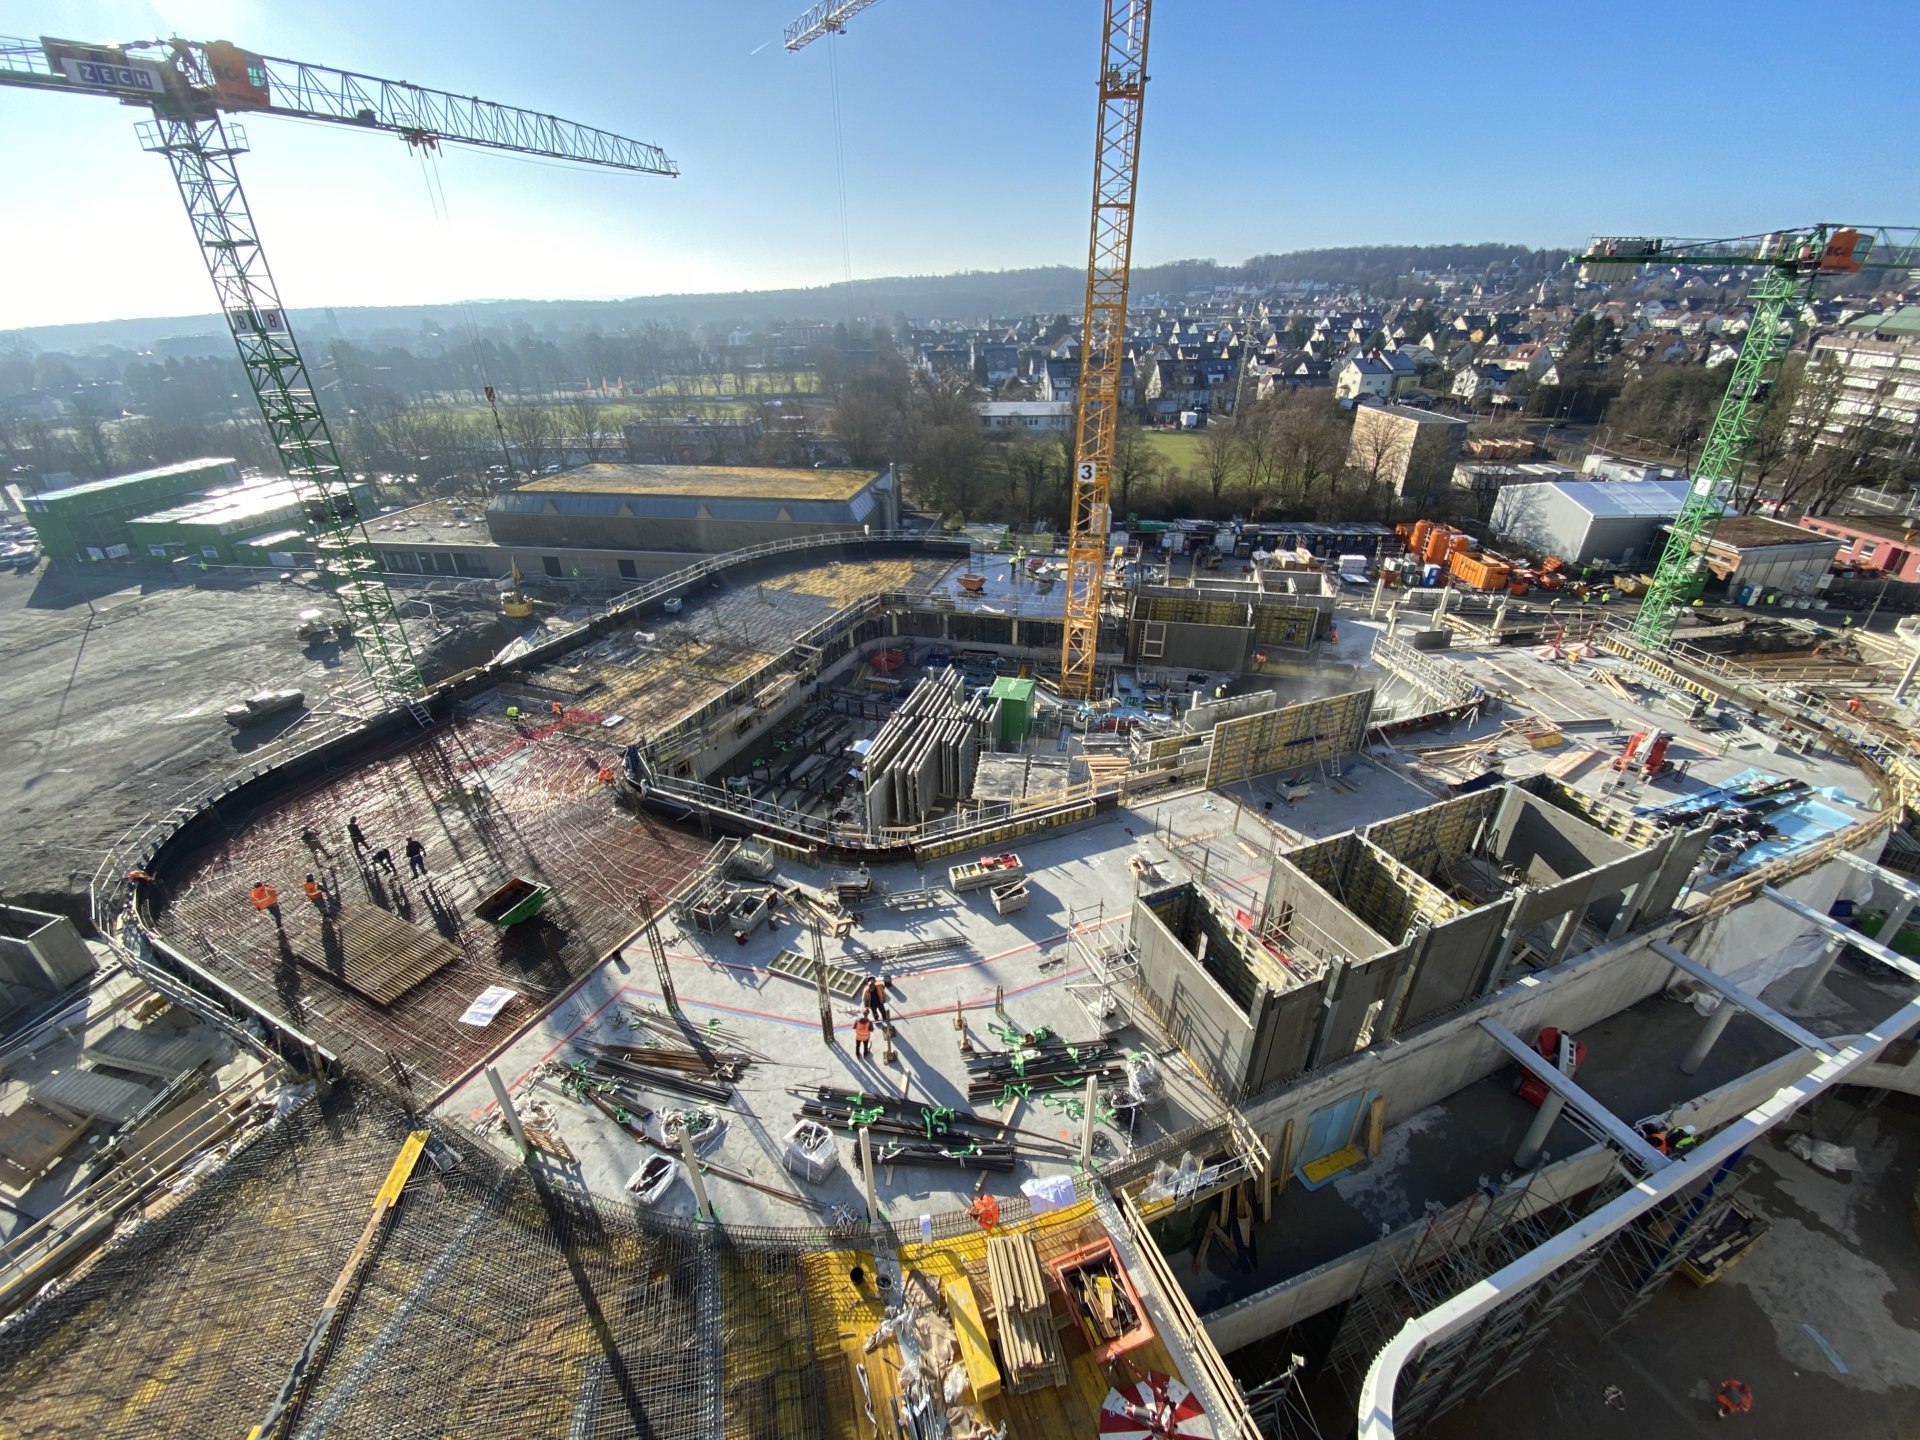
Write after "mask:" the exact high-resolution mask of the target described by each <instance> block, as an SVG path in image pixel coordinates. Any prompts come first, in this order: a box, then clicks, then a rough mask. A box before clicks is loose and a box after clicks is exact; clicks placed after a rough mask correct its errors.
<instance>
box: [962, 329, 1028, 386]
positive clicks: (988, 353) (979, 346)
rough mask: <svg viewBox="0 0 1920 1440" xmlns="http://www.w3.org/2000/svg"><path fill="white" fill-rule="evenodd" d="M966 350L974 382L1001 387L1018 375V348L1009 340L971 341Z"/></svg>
mask: <svg viewBox="0 0 1920 1440" xmlns="http://www.w3.org/2000/svg"><path fill="white" fill-rule="evenodd" d="M967 350H968V356H969V362H968V363H969V364H970V365H971V367H972V369H973V378H974V379H975V380H979V381H981V382H983V383H985V384H987V385H1002V384H1005V383H1006V382H1007V381H1009V380H1011V379H1013V378H1014V376H1016V375H1018V374H1019V373H1020V347H1019V346H1018V345H1017V344H1015V343H1014V342H1013V341H1011V340H1004V339H1003V340H973V341H970V342H968V346H967Z"/></svg>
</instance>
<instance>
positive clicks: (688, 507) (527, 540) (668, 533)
mask: <svg viewBox="0 0 1920 1440" xmlns="http://www.w3.org/2000/svg"><path fill="white" fill-rule="evenodd" d="M367 528H368V531H369V532H370V534H371V536H372V539H373V542H374V545H375V547H376V548H377V549H378V551H379V554H380V559H381V563H382V565H383V566H384V567H385V568H386V569H388V570H394V571H400V572H402V573H418V574H428V575H456V576H458V575H471V576H492V577H496V578H497V577H501V576H504V575H506V574H507V573H508V571H509V569H510V568H511V566H512V565H514V564H516V563H517V564H518V565H519V566H520V568H521V570H522V571H523V572H524V573H526V574H528V575H533V576H545V577H547V578H549V579H610V580H635V579H648V578H651V577H652V576H655V575H664V574H666V573H667V572H669V571H672V570H678V569H680V568H682V567H683V566H685V565H686V564H687V557H688V556H689V555H706V554H720V553H723V552H725V551H728V550H739V549H744V548H746V547H747V546H751V545H764V544H768V543H770V542H773V541H779V540H798V539H804V538H806V537H808V536H815V535H843V534H855V535H857V534H860V533H862V532H863V531H864V532H867V533H871V534H878V533H880V532H882V531H887V530H897V529H899V528H900V484H899V480H898V478H897V477H896V476H895V474H894V472H893V470H892V469H891V468H888V469H885V470H881V471H872V470H864V469H838V470H783V469H770V468H766V467H760V466H710V465H625V464H600V465H583V466H581V467H579V468H578V469H575V470H569V471H568V472H566V473H565V474H564V475H553V476H549V477H547V478H545V479H541V480H532V481H529V482H527V483H526V484H524V485H522V486H520V487H519V488H518V489H514V490H509V491H507V492H505V493H504V494H501V495H497V496H495V497H494V499H493V501H492V503H491V504H489V505H488V506H487V508H486V512H485V514H484V517H483V516H482V515H480V514H479V513H477V512H476V511H475V510H474V509H473V508H472V507H470V506H466V505H463V504H461V503H459V502H456V501H446V500H437V501H431V502H429V503H427V504H425V505H417V506H414V507H413V508H412V509H409V510H402V511H399V512H398V513H396V514H393V515H384V516H382V517H381V518H380V522H379V523H378V524H374V525H369V526H368V527H367Z"/></svg>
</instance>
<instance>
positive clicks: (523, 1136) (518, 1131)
mask: <svg viewBox="0 0 1920 1440" xmlns="http://www.w3.org/2000/svg"><path fill="white" fill-rule="evenodd" d="M487 1084H488V1085H489V1086H491V1087H492V1089H493V1098H494V1100H495V1101H497V1102H498V1103H499V1106H500V1114H501V1115H502V1116H503V1117H505V1119H506V1122H507V1130H508V1132H509V1133H510V1134H512V1136H513V1143H514V1144H516V1145H518V1146H519V1147H520V1158H521V1159H522V1160H523V1161H524V1160H530V1159H532V1158H533V1146H531V1145H530V1144H528V1143H527V1129H526V1126H524V1125H522V1124H521V1123H520V1112H519V1111H518V1110H516V1109H514V1108H513V1096H511V1095H509V1094H508V1093H507V1083H506V1081H504V1080H502V1079H501V1078H500V1072H499V1071H498V1070H496V1069H494V1068H493V1066H491V1065H489V1066H487Z"/></svg>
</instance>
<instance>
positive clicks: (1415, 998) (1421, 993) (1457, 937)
mask: <svg viewBox="0 0 1920 1440" xmlns="http://www.w3.org/2000/svg"><path fill="white" fill-rule="evenodd" d="M1506 923H1507V907H1506V906H1505V905H1483V906H1482V907H1481V908H1480V909H1478V910H1469V911H1468V912H1467V913H1466V914H1465V915H1461V916H1458V917H1456V918H1455V919H1452V920H1447V921H1444V922H1442V923H1441V924H1439V925H1436V926H1434V927H1433V928H1432V929H1431V930H1429V931H1428V932H1427V934H1426V936H1425V938H1424V939H1423V940H1421V941H1420V942H1418V949H1417V951H1416V954H1415V958H1414V961H1413V980H1412V983H1411V985H1410V986H1409V987H1408V990H1407V1000H1406V1004H1405V1005H1404V1006H1403V1007H1402V1009H1401V1012H1400V1015H1399V1016H1398V1026H1399V1028H1401V1029H1403V1030H1404V1029H1405V1028H1406V1027H1408V1026H1412V1025H1419V1024H1421V1023H1422V1022H1424V1021H1426V1020H1428V1019H1429V1018H1431V1017H1432V1016H1434V1015H1437V1014H1439V1013H1440V1012H1441V1011H1443V1010H1447V1009H1450V1008H1451V1007H1453V1006H1455V1005H1458V1004H1460V1003H1461V1002H1462V1001H1464V1000H1470V999H1472V998H1473V997H1474V996H1475V995H1476V994H1478V993H1479V991H1480V990H1482V989H1483V988H1484V987H1485V983H1486V978H1487V974H1488V970H1489V967H1490V966H1491V964H1492V961H1493V955H1494V951H1495V950H1496V949H1497V948H1498V947H1499V945H1500V943H1501V937H1502V935H1503V934H1504V933H1505V930H1506Z"/></svg>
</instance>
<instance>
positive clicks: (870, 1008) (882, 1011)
mask: <svg viewBox="0 0 1920 1440" xmlns="http://www.w3.org/2000/svg"><path fill="white" fill-rule="evenodd" d="M860 1009H861V1011H862V1013H864V1014H867V1015H871V1016H872V1017H873V1018H874V1019H876V1020H878V1021H879V1022H880V1023H881V1024H882V1025H885V1024H886V1023H887V982H886V981H884V980H882V979H881V978H880V977H879V976H878V975H869V976H868V977H867V983H866V984H865V985H862V986H861V987H860Z"/></svg>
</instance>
